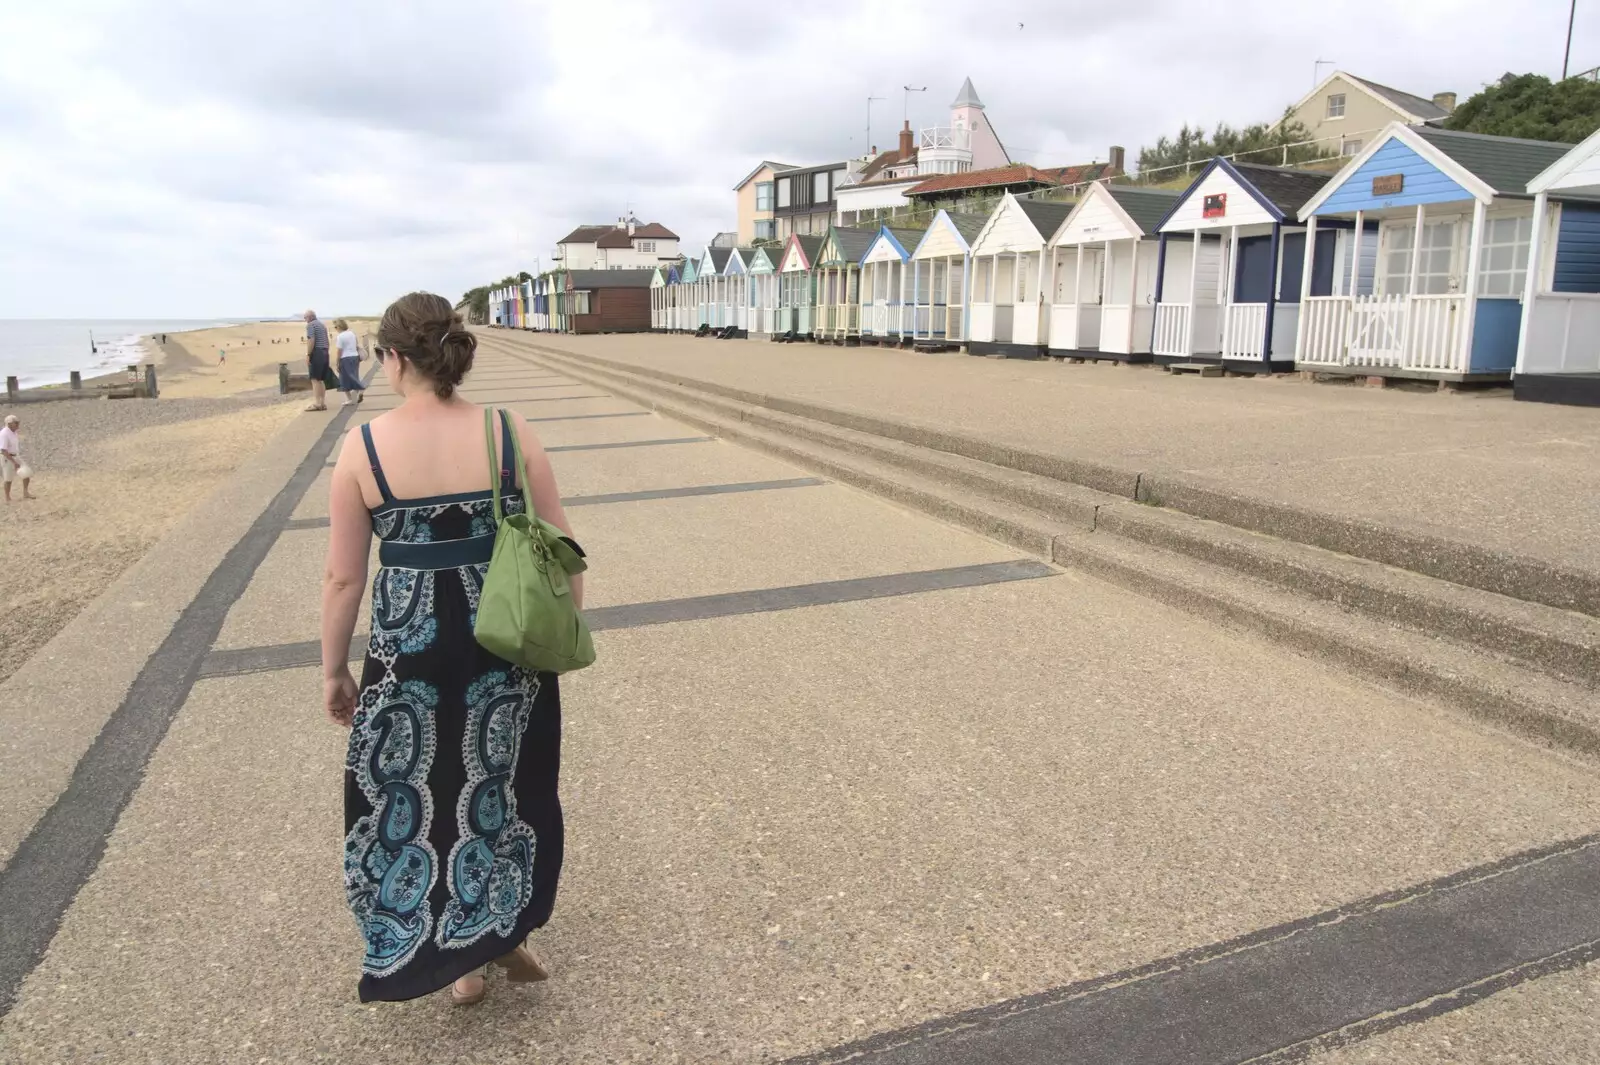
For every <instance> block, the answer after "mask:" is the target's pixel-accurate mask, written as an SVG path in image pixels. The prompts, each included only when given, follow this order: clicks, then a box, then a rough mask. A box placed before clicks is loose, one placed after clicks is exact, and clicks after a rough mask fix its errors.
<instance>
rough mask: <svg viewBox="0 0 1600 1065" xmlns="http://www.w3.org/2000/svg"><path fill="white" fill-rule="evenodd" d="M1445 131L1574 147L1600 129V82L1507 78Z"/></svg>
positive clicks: (1471, 100)
mask: <svg viewBox="0 0 1600 1065" xmlns="http://www.w3.org/2000/svg"><path fill="white" fill-rule="evenodd" d="M1444 126H1445V128H1446V129H1459V130H1465V131H1466V132H1468V133H1491V134H1494V135H1495V136H1499V137H1526V138H1528V139H1530V140H1540V141H1562V142H1565V143H1568V144H1576V143H1578V142H1579V141H1581V140H1583V138H1585V137H1587V136H1588V135H1589V134H1591V133H1593V132H1594V131H1595V130H1596V129H1600V82H1593V81H1589V80H1588V79H1587V78H1568V79H1566V80H1565V81H1558V82H1551V80H1550V79H1549V78H1547V77H1544V76H1543V75H1540V74H1522V75H1515V74H1507V75H1505V76H1504V77H1502V78H1501V79H1500V80H1499V81H1497V82H1495V83H1494V84H1492V85H1490V86H1488V87H1487V88H1485V89H1484V90H1483V91H1482V92H1479V93H1477V94H1475V95H1473V96H1470V97H1468V98H1467V100H1466V102H1465V103H1463V104H1461V106H1459V107H1457V108H1456V109H1455V110H1454V111H1452V112H1451V113H1450V117H1449V118H1448V119H1446V120H1445V123H1444Z"/></svg>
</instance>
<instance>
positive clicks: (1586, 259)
mask: <svg viewBox="0 0 1600 1065" xmlns="http://www.w3.org/2000/svg"><path fill="white" fill-rule="evenodd" d="M1528 192H1530V193H1532V194H1533V197H1534V200H1533V225H1532V227H1531V234H1530V236H1531V240H1532V251H1531V261H1532V262H1534V263H1537V264H1538V265H1537V267H1536V268H1535V269H1533V270H1530V271H1528V275H1527V277H1526V278H1525V279H1524V282H1523V297H1522V304H1523V315H1522V324H1521V329H1520V331H1519V335H1518V343H1517V366H1516V376H1515V377H1513V378H1512V392H1513V394H1514V395H1515V396H1516V397H1517V398H1518V399H1526V400H1532V401H1534V402H1539V403H1571V404H1576V405H1579V406H1585V407H1600V133H1594V134H1592V135H1591V136H1590V137H1588V139H1586V140H1585V141H1584V142H1583V143H1582V144H1580V145H1578V146H1577V147H1576V148H1573V149H1572V150H1571V151H1570V152H1568V153H1567V154H1566V155H1563V156H1562V157H1561V158H1560V159H1558V160H1556V161H1555V162H1554V163H1552V164H1550V166H1548V167H1546V168H1545V170H1544V171H1543V172H1542V173H1540V174H1539V175H1537V176H1536V177H1535V178H1534V179H1533V180H1532V181H1530V182H1528Z"/></svg>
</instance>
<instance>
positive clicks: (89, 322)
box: [0, 317, 266, 388]
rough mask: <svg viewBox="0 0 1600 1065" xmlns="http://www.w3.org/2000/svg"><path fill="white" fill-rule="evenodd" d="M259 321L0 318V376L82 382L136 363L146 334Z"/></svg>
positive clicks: (26, 381)
mask: <svg viewBox="0 0 1600 1065" xmlns="http://www.w3.org/2000/svg"><path fill="white" fill-rule="evenodd" d="M265 320H266V319H263V318H255V317H242V318H126V319H100V318H0V377H10V376H15V377H16V378H17V383H18V384H19V385H20V386H21V387H23V388H37V387H39V386H40V385H54V384H60V383H61V382H63V381H66V380H68V379H70V377H71V376H72V371H73V370H77V371H78V372H79V373H81V374H83V376H84V377H86V378H87V377H94V376H96V375H99V374H105V373H111V372H112V371H114V370H120V369H122V368H123V367H125V366H129V365H132V364H133V363H136V362H142V361H144V360H143V359H141V358H140V357H139V338H140V337H142V336H149V335H150V334H152V333H181V332H183V331H184V330H186V329H209V328H211V327H213V326H223V325H242V324H244V323H246V322H259V321H265Z"/></svg>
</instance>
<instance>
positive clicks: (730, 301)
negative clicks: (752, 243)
mask: <svg viewBox="0 0 1600 1065" xmlns="http://www.w3.org/2000/svg"><path fill="white" fill-rule="evenodd" d="M754 254H755V249H754V248H729V249H728V261H727V264H726V265H724V266H723V268H722V279H723V288H722V298H723V303H724V306H725V308H726V309H725V310H724V312H723V323H722V324H723V326H724V327H730V326H731V327H732V328H733V335H734V336H736V337H747V336H749V335H750V258H751V256H753V255H754Z"/></svg>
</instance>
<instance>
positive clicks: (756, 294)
mask: <svg viewBox="0 0 1600 1065" xmlns="http://www.w3.org/2000/svg"><path fill="white" fill-rule="evenodd" d="M782 259H783V246H782V245H777V244H775V245H771V246H768V247H762V248H752V249H751V250H750V256H749V260H748V265H747V270H748V274H749V278H750V290H749V303H750V333H751V335H753V336H764V337H771V336H776V335H777V332H778V264H779V263H780V262H781V261H782Z"/></svg>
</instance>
